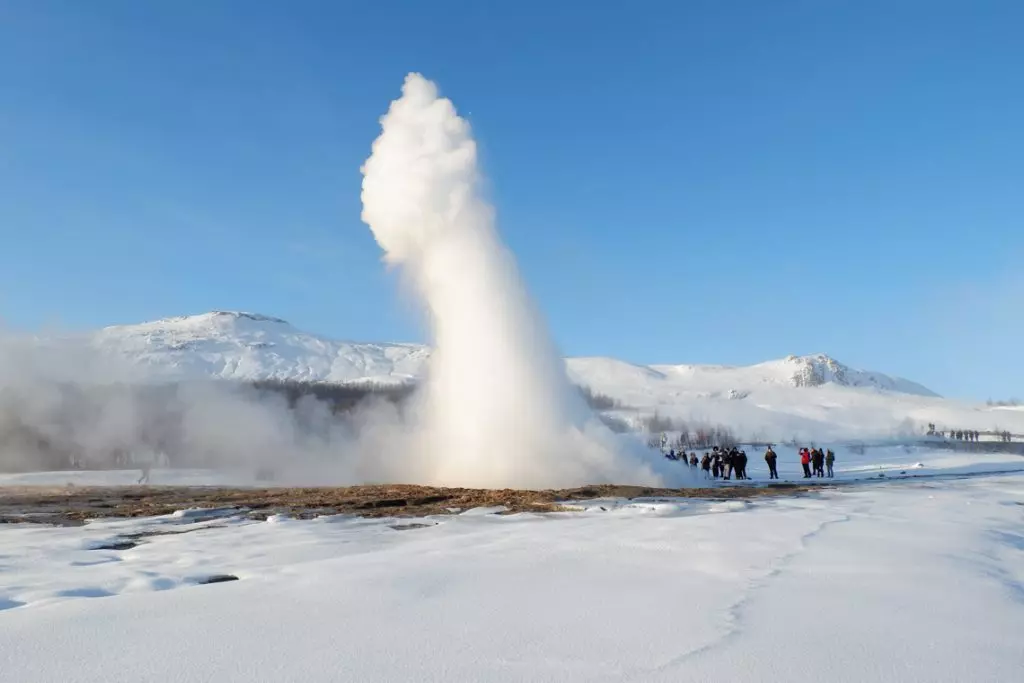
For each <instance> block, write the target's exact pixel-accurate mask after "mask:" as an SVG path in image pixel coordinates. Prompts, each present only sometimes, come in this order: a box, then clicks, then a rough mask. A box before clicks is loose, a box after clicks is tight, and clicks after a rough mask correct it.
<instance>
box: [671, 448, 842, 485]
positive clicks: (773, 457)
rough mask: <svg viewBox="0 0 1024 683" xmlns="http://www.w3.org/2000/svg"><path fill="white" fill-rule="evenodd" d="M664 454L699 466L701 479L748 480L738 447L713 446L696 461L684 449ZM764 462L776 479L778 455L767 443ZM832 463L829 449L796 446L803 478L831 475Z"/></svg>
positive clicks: (694, 468)
mask: <svg viewBox="0 0 1024 683" xmlns="http://www.w3.org/2000/svg"><path fill="white" fill-rule="evenodd" d="M665 457H666V458H668V459H669V460H675V461H679V462H682V463H683V464H684V465H687V466H689V467H690V469H692V470H697V469H700V470H701V471H703V472H704V478H705V479H722V480H725V481H729V480H730V479H750V477H749V476H748V475H747V452H746V451H743V450H739V449H738V448H736V447H735V446H733V447H732V448H719V447H718V446H715V447H714V448H713V449H712V450H711V451H708V452H706V453H704V457H703V458H701V459H700V460H697V454H696V453H690V454H689V455H687V454H686V451H680V452H679V453H676V451H675V449H671V450H670V451H669V452H668V453H666V454H665ZM764 461H765V463H767V465H768V478H769V479H778V478H779V470H778V461H779V456H778V454H777V453H776V452H775V450H774V449H773V448H772V447H771V446H768V450H766V451H765V452H764ZM835 462H836V454H835V453H833V452H832V449H822V448H812V449H807V448H801V449H800V464H801V465H802V466H803V469H804V479H810V478H811V477H814V476H817V477H828V478H829V479H831V478H832V477H833V476H835V475H834V472H833V469H832V468H833V465H834V464H835Z"/></svg>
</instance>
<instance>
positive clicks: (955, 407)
mask: <svg viewBox="0 0 1024 683" xmlns="http://www.w3.org/2000/svg"><path fill="white" fill-rule="evenodd" d="M88 341H89V343H90V344H91V345H92V346H93V347H94V348H96V349H99V350H102V351H103V352H104V353H106V354H110V355H112V356H115V357H117V358H123V359H127V360H129V361H130V362H131V364H132V365H133V366H135V367H142V368H145V369H146V371H147V372H148V373H152V374H154V375H158V376H160V377H168V378H203V377H215V378H223V379H235V380H252V379H267V378H273V379H294V380H302V381H329V382H359V381H373V382H409V381H414V380H416V379H418V378H420V377H422V376H423V374H424V372H425V369H426V362H427V360H428V358H429V357H430V349H429V348H428V347H426V346H423V345H419V344H366V343H355V342H344V341H335V340H330V339H325V338H323V337H318V336H316V335H312V334H307V333H305V332H302V331H299V330H297V329H295V328H294V327H292V326H291V325H289V324H288V323H286V322H285V321H283V320H280V319H277V318H271V317H268V316H261V315H256V314H250V313H238V312H226V311H217V312H211V313H205V314H202V315H195V316H188V317H181V318H169V319H166V320H157V321H154V322H148V323H142V324H139V325H125V326H117V327H108V328H105V329H102V330H99V331H97V332H95V333H92V334H91V335H89V336H88ZM566 368H567V371H568V373H569V376H570V377H571V378H572V380H573V381H574V382H576V383H577V384H580V385H585V386H587V387H590V388H591V389H592V390H594V391H596V392H599V393H601V394H605V395H607V396H610V397H612V398H613V399H615V400H616V401H618V402H619V403H620V404H621V406H622V407H621V409H619V410H618V411H617V412H618V413H619V416H620V417H622V418H623V419H627V420H630V421H635V420H637V419H639V418H640V417H642V416H644V415H649V414H652V413H654V412H657V413H659V414H661V415H663V416H666V417H671V418H674V419H678V420H683V421H688V422H691V423H693V422H717V423H722V424H727V425H730V426H731V427H733V428H734V429H735V430H737V431H738V432H740V433H742V434H744V435H746V436H750V437H754V436H760V437H763V438H771V439H781V438H790V437H792V436H802V437H808V436H814V437H815V438H826V437H830V438H831V437H835V438H838V437H843V438H847V437H851V436H859V437H866V436H868V435H871V436H892V435H894V434H899V433H905V432H909V431H911V430H913V431H920V430H919V427H920V425H923V424H925V423H927V422H934V423H936V424H938V425H939V427H940V429H941V428H948V427H954V428H964V429H979V430H990V429H994V428H1006V429H1013V430H1016V431H1024V411H1010V410H1002V411H999V410H994V409H991V408H988V407H985V406H975V405H969V404H963V403H960V402H956V401H950V400H947V399H943V398H940V397H938V396H937V395H936V394H935V393H934V392H932V391H930V390H929V389H927V388H925V387H923V386H921V385H919V384H916V383H914V382H911V381H908V380H904V379H900V378H894V377H890V376H887V375H884V374H882V373H877V372H868V371H860V370H854V369H852V368H849V367H846V366H845V365H843V364H842V363H839V362H838V361H836V360H834V359H832V358H829V357H828V356H825V355H814V356H802V357H797V356H790V357H788V358H784V359H780V360H774V361H768V362H765V363H759V364H757V365H752V366H747V367H732V366H701V365H653V366H644V365H635V364H631V363H626V362H624V361H620V360H616V359H613V358H569V359H567V360H566Z"/></svg>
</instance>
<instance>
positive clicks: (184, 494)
mask: <svg viewBox="0 0 1024 683" xmlns="http://www.w3.org/2000/svg"><path fill="white" fill-rule="evenodd" d="M816 488H819V487H818V486H815V485H807V484H791V483H786V484H772V485H762V486H745V485H742V483H740V485H738V486H722V487H717V488H711V487H708V488H685V489H656V488H647V487H640V486H612V485H601V486H587V487H580V488H575V489H558V490H546V491H528V490H515V489H458V488H438V487H430V486H395V485H388V486H348V487H314V488H283V487H281V488H265V489H252V488H229V487H220V486H63V487H57V486H18V487H9V488H6V489H4V490H3V498H2V499H0V523H4V522H6V523H16V522H38V523H46V524H72V525H73V524H81V523H83V522H84V521H85V520H89V519H100V518H104V517H149V516H154V515H167V514H172V513H174V512H175V511H178V510H182V509H202V508H213V509H217V510H219V511H221V512H222V513H229V512H231V511H235V512H237V513H238V514H240V515H243V516H245V517H248V518H250V519H266V518H267V517H268V516H271V515H275V514H285V515H289V516H293V517H296V518H299V519H310V518H313V517H317V516H320V515H338V514H352V515H359V516H362V517H422V516H425V515H444V514H455V513H459V512H462V511H464V510H469V509H473V508H481V507H494V506H503V507H504V508H505V514H511V513H516V512H553V511H564V510H565V509H566V508H565V506H564V505H562V503H566V502H570V501H580V500H592V499H595V498H621V499H627V500H632V499H635V498H645V499H651V498H702V499H707V500H730V499H746V498H762V497H770V496H779V495H792V494H796V493H802V492H807V491H809V490H813V489H816Z"/></svg>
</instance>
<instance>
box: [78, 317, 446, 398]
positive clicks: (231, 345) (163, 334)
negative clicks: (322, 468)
mask: <svg viewBox="0 0 1024 683" xmlns="http://www.w3.org/2000/svg"><path fill="white" fill-rule="evenodd" d="M91 341H92V344H93V345H94V346H95V347H96V348H98V349H101V350H103V351H106V352H112V353H115V354H117V355H120V356H124V357H126V358H128V359H129V360H131V361H132V362H134V363H136V364H139V365H143V366H146V367H148V368H151V369H154V370H157V371H159V372H161V373H162V374H167V375H169V376H175V377H185V378H197V377H217V378H221V379H235V380H254V379H291V380H301V381H328V382H353V381H367V382H371V381H372V382H407V381H411V380H414V379H416V378H417V377H418V376H419V374H420V372H421V371H422V368H423V365H424V361H425V360H426V359H427V357H428V356H429V355H430V350H429V349H428V348H426V347H424V346H422V345H418V344H357V343H350V342H343V341H334V340H329V339H324V338H322V337H317V336H314V335H311V334H306V333H304V332H301V331H299V330H296V329H295V328H294V327H292V326H291V325H289V324H288V323H287V322H285V321H284V320H281V319H280V318H272V317H270V316H264V315H258V314H254V313H239V312H231V311H214V312H211V313H204V314H202V315H194V316H187V317H178V318H168V319H165V320H157V321H154V322H147V323H142V324H140V325H124V326H116V327H107V328H104V329H102V330H100V331H99V332H97V333H95V334H94V335H93V336H92V339H91Z"/></svg>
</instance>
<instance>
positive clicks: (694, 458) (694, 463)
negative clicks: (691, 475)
mask: <svg viewBox="0 0 1024 683" xmlns="http://www.w3.org/2000/svg"><path fill="white" fill-rule="evenodd" d="M690 469H693V470H695V469H697V454H696V453H690Z"/></svg>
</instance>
